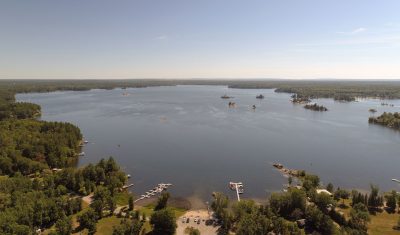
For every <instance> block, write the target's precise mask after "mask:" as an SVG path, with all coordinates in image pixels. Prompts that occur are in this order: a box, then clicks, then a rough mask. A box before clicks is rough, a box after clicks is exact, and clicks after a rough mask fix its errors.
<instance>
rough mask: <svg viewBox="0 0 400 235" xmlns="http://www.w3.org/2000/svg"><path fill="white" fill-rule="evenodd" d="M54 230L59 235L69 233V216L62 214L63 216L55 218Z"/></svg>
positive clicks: (70, 221) (67, 234)
mask: <svg viewBox="0 0 400 235" xmlns="http://www.w3.org/2000/svg"><path fill="white" fill-rule="evenodd" d="M56 231H57V233H58V234H59V235H69V234H71V233H72V220H71V218H70V217H67V216H65V215H64V216H63V218H61V219H59V220H57V222H56Z"/></svg>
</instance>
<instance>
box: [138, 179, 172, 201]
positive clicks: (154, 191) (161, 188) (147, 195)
mask: <svg viewBox="0 0 400 235" xmlns="http://www.w3.org/2000/svg"><path fill="white" fill-rule="evenodd" d="M170 186H172V184H169V183H167V184H164V183H160V184H158V185H157V186H156V187H154V188H153V189H151V190H149V191H147V192H146V193H145V194H143V195H141V196H140V198H138V199H136V200H135V201H134V202H138V201H140V200H143V199H146V198H150V197H152V196H155V195H156V194H159V193H161V192H163V191H164V190H167V189H168V187H170Z"/></svg>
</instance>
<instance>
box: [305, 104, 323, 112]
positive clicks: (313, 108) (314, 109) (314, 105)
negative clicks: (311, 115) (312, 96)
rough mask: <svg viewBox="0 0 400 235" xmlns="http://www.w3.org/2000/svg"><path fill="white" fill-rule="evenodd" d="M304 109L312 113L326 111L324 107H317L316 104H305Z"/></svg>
mask: <svg viewBox="0 0 400 235" xmlns="http://www.w3.org/2000/svg"><path fill="white" fill-rule="evenodd" d="M304 108H305V109H310V110H313V111H320V112H325V111H328V109H327V108H326V107H324V106H322V105H317V103H315V104H306V105H305V106H304Z"/></svg>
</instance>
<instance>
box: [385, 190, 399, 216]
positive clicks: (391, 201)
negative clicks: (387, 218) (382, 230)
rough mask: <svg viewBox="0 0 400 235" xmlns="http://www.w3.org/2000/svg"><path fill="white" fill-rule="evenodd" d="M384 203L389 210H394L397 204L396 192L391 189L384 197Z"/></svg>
mask: <svg viewBox="0 0 400 235" xmlns="http://www.w3.org/2000/svg"><path fill="white" fill-rule="evenodd" d="M386 205H387V207H389V210H390V212H392V213H393V212H395V211H396V205H397V192H396V191H395V190H392V192H391V193H390V194H389V195H388V196H387V197H386Z"/></svg>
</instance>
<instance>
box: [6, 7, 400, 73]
mask: <svg viewBox="0 0 400 235" xmlns="http://www.w3.org/2000/svg"><path fill="white" fill-rule="evenodd" d="M399 12H400V1H398V0H393V1H390V0H389V1H384V0H382V1H370V0H351V1H350V0H335V1H324V0H313V1H311V0H276V1H268V0H260V1H252V0H246V1H245V0H240V1H239V0H197V1H195V0H180V1H178V0H159V1H156V0H143V1H117V0H115V1H114V0H113V1H103V0H84V1H81V0H65V1H54V0H46V1H44V0H30V1H17V0H2V1H0V78H3V79H5V78H46V79H47V78H56V79H65V78H75V79H76V78H82V79H83V78H89V79H91V78H293V79H301V78H303V79H312V78H340V79H345V78H349V79H394V78H396V79H400V14H399Z"/></svg>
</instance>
